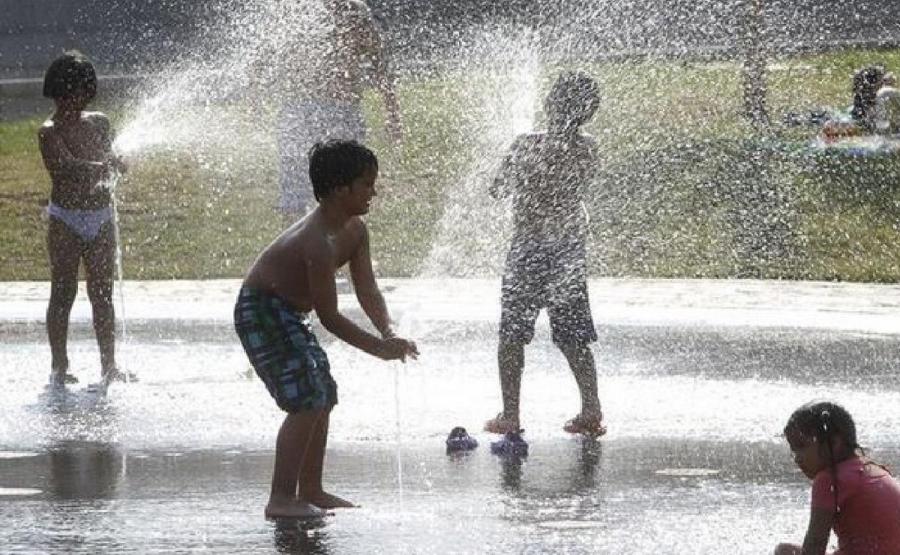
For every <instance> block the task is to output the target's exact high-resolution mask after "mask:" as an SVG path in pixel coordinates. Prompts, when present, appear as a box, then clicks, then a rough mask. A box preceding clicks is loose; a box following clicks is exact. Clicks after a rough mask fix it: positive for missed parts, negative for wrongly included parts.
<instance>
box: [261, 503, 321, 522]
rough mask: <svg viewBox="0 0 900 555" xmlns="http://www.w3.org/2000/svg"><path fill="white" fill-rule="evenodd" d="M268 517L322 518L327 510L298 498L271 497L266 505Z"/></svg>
mask: <svg viewBox="0 0 900 555" xmlns="http://www.w3.org/2000/svg"><path fill="white" fill-rule="evenodd" d="M265 514H266V519H268V520H274V519H276V518H297V519H306V518H322V517H324V516H325V511H324V510H322V509H320V508H319V507H316V506H314V505H312V504H310V503H306V502H304V501H299V500H297V499H274V498H270V499H269V503H268V504H267V505H266V512H265Z"/></svg>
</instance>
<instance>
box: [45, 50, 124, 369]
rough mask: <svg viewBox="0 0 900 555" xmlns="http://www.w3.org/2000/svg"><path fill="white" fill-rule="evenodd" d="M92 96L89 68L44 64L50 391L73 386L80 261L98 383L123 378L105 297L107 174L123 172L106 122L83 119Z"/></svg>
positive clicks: (83, 62)
mask: <svg viewBox="0 0 900 555" xmlns="http://www.w3.org/2000/svg"><path fill="white" fill-rule="evenodd" d="M96 92H97V75H96V72H95V71H94V66H93V65H92V64H91V62H90V61H89V60H88V59H87V58H85V57H84V55H82V54H81V53H79V52H75V51H72V52H66V53H65V54H63V55H62V56H60V57H59V58H57V59H56V60H54V61H53V63H52V64H50V67H49V68H48V69H47V72H46V74H45V75H44V96H45V97H47V98H52V99H53V101H54V103H55V104H56V111H55V112H54V113H53V115H52V116H51V117H50V119H48V120H47V121H45V122H44V124H43V125H42V126H41V128H40V130H39V131H38V141H39V144H40V149H41V155H42V156H43V159H44V165H45V166H46V168H47V172H48V173H49V174H50V182H51V189H50V204H49V205H48V206H47V213H48V214H49V216H50V222H49V229H48V232H47V250H48V252H49V254H50V305H49V306H48V307H47V335H48V337H49V340H50V350H51V353H52V362H51V373H50V383H51V384H53V385H62V384H66V383H75V382H77V381H78V380H77V379H76V378H75V376H73V375H72V374H69V373H68V371H69V357H68V354H67V352H66V342H67V336H68V329H69V314H70V312H71V310H72V304H73V303H74V301H75V295H76V293H77V292H78V266H79V263H80V262H81V261H84V268H85V273H86V275H87V291H88V297H89V298H90V301H91V307H92V309H93V320H94V332H95V333H96V335H97V344H98V345H99V347H100V368H101V376H102V381H103V383H104V384H109V382H111V381H112V380H122V379H124V378H125V376H124V374H123V373H121V372H119V370H118V368H117V367H116V358H115V314H114V311H113V303H112V292H113V275H114V270H115V261H116V234H115V229H114V225H115V224H114V222H113V210H112V205H111V203H112V193H111V191H110V187H109V185H110V183H109V179H110V176H111V174H112V173H113V172H116V171H124V169H125V167H124V164H123V163H122V162H121V161H120V160H119V159H118V158H116V156H114V155H113V152H112V131H111V130H110V125H109V119H107V117H106V115H104V114H102V113H100V112H86V111H85V108H87V106H88V104H89V103H90V102H91V100H93V98H94V95H95V94H96Z"/></svg>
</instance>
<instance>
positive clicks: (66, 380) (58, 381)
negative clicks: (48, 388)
mask: <svg viewBox="0 0 900 555" xmlns="http://www.w3.org/2000/svg"><path fill="white" fill-rule="evenodd" d="M76 383H78V378H76V377H75V376H74V375H72V374H69V373H68V372H66V371H65V370H63V371H58V370H54V371H53V372H50V385H53V386H60V385H70V384H76Z"/></svg>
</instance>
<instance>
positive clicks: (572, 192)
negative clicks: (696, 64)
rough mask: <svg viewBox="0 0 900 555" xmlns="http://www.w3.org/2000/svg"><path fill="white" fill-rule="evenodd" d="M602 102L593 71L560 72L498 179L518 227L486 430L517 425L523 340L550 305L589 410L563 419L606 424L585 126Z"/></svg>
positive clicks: (498, 193) (574, 428) (575, 427)
mask: <svg viewBox="0 0 900 555" xmlns="http://www.w3.org/2000/svg"><path fill="white" fill-rule="evenodd" d="M599 105H600V96H599V90H598V88H597V84H596V83H595V82H594V81H593V79H591V78H590V77H588V76H587V75H585V74H584V73H580V72H567V73H564V74H563V75H561V76H560V77H559V78H558V79H557V80H556V82H555V83H554V85H553V88H552V89H551V91H550V93H549V95H548V96H547V98H546V100H545V102H544V108H545V111H546V114H547V120H548V122H547V123H548V129H547V131H546V132H542V133H529V134H524V135H521V136H519V137H518V138H517V139H516V140H515V142H514V143H513V145H512V147H511V149H510V151H509V154H508V155H507V156H506V159H505V160H504V162H503V164H502V166H501V168H500V171H499V174H498V175H497V178H496V179H495V181H494V183H493V184H492V186H491V188H490V194H491V196H493V197H494V198H501V197H505V196H509V195H511V196H512V199H513V213H514V216H513V218H514V222H515V231H514V235H513V238H512V243H511V244H510V247H509V253H508V254H507V257H506V267H505V270H504V274H503V285H502V300H501V316H500V344H499V348H498V357H497V358H498V364H499V367H500V388H501V391H502V394H503V412H501V413H500V414H498V415H497V416H496V417H495V418H493V419H491V420H489V421H488V422H487V423H485V426H484V429H485V430H486V431H488V432H493V433H498V434H505V433H508V432H515V431H518V430H519V396H520V390H521V382H522V370H523V367H524V363H525V361H524V356H525V354H524V348H525V345H526V344H528V343H530V342H531V340H532V338H533V337H534V324H535V319H536V318H537V315H538V312H540V310H541V309H542V308H546V309H547V311H548V313H549V316H550V326H551V328H552V332H553V342H554V343H555V344H556V345H557V347H559V349H560V350H561V351H562V352H563V354H564V355H565V357H566V359H567V361H568V363H569V367H570V368H571V369H572V373H573V374H574V375H575V381H576V382H577V384H578V389H579V391H580V393H581V412H580V413H579V414H578V415H576V416H575V417H574V418H572V419H571V420H570V421H568V422H567V423H566V424H565V426H564V429H565V430H566V431H568V432H570V433H580V434H585V435H591V436H598V435H602V434H603V433H605V431H606V428H605V427H604V425H603V413H602V412H601V410H600V399H599V397H598V393H597V370H596V368H595V365H594V357H593V355H592V353H591V350H590V343H592V342H594V341H596V340H597V333H596V331H595V330H594V321H593V319H592V317H591V307H590V303H589V302H588V288H587V263H586V242H587V225H588V222H587V214H586V210H585V208H584V198H585V194H586V193H585V189H586V187H587V186H589V185H591V184H592V182H593V180H594V175H595V172H596V170H597V166H598V164H599V161H598V156H597V152H596V143H595V141H594V139H593V138H592V137H590V136H589V135H586V134H584V133H582V132H581V126H582V125H584V124H585V123H587V122H588V121H589V120H590V119H591V118H592V117H593V116H594V113H595V112H596V111H597V108H598V106H599Z"/></svg>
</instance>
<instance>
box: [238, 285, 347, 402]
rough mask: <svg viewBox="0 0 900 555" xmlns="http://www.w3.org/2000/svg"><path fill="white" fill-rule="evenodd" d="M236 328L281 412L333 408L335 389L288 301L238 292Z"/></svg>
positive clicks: (324, 360)
mask: <svg viewBox="0 0 900 555" xmlns="http://www.w3.org/2000/svg"><path fill="white" fill-rule="evenodd" d="M234 327H235V329H236V330H237V334H238V336H239V337H240V338H241V344H242V345H243V346H244V351H246V352H247V357H248V358H249V359H250V363H251V364H252V365H253V368H254V369H255V370H256V374H257V375H258V376H259V377H260V379H262V381H263V383H265V384H266V389H268V390H269V393H270V394H271V395H272V398H274V399H275V402H276V403H277V404H278V406H279V408H281V410H283V411H285V412H289V413H295V412H299V411H304V410H319V409H323V408H330V407H331V406H333V405H335V404H337V383H335V381H334V378H332V377H331V367H330V365H329V364H328V356H327V355H326V354H325V351H324V350H322V347H320V346H319V342H318V341H317V340H316V336H315V335H313V332H312V328H311V327H310V323H309V318H308V317H307V315H306V314H304V313H302V312H299V311H297V310H296V309H294V308H293V307H292V306H291V305H290V304H288V303H287V302H286V301H284V300H283V299H281V298H280V297H277V296H275V295H272V294H270V293H266V292H264V291H260V290H258V289H254V288H250V287H242V288H241V292H240V294H238V299H237V303H236V304H235V306H234Z"/></svg>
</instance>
